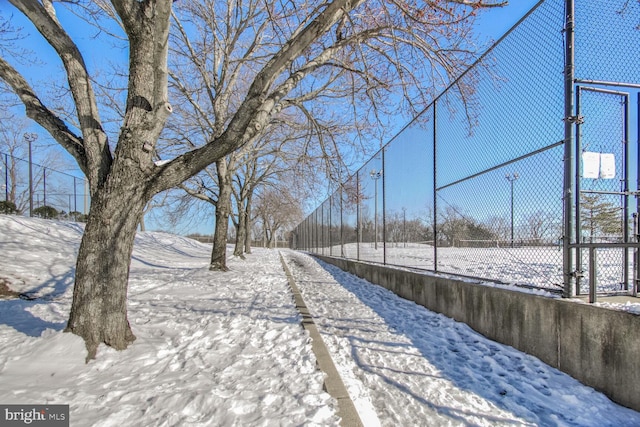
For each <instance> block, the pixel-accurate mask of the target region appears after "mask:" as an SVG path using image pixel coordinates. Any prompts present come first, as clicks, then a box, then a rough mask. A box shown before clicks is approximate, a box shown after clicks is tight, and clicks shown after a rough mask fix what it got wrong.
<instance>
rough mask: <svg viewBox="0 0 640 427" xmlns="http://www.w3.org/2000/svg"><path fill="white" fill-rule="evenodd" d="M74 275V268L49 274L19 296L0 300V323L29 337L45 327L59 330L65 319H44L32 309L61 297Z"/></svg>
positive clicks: (71, 282) (40, 331)
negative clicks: (59, 273)
mask: <svg viewBox="0 0 640 427" xmlns="http://www.w3.org/2000/svg"><path fill="white" fill-rule="evenodd" d="M74 277H75V269H71V270H69V271H67V272H66V273H64V274H61V275H54V274H51V278H50V279H49V280H47V281H45V282H43V283H42V284H40V285H38V286H36V287H35V288H33V289H30V290H29V291H27V292H24V293H22V294H20V297H19V298H13V299H7V300H4V299H3V300H0V325H7V326H9V327H11V328H13V329H15V330H16V331H18V332H20V333H23V334H25V335H27V336H30V337H39V336H41V335H42V333H43V332H44V331H45V330H47V329H53V330H54V331H61V330H62V329H64V328H65V326H66V321H61V322H51V321H48V320H44V319H42V318H40V317H38V316H37V315H34V314H33V312H32V311H36V310H37V307H38V306H41V305H47V304H51V302H52V301H53V300H55V299H57V298H59V297H61V296H62V295H63V294H64V293H65V292H66V291H67V290H68V289H69V287H71V286H73V281H74Z"/></svg>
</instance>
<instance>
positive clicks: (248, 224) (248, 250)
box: [244, 192, 253, 254]
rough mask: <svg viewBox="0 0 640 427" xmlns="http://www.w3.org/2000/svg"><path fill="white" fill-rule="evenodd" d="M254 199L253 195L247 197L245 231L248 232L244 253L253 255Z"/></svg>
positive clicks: (245, 238) (245, 237)
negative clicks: (252, 205)
mask: <svg viewBox="0 0 640 427" xmlns="http://www.w3.org/2000/svg"><path fill="white" fill-rule="evenodd" d="M252 199H253V193H252V192H251V193H249V195H248V196H247V207H246V214H245V217H244V219H245V222H246V225H245V227H244V228H245V230H246V234H245V236H244V252H245V253H247V254H250V253H251V227H252V223H251V201H252Z"/></svg>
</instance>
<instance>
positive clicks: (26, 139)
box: [24, 133, 38, 217]
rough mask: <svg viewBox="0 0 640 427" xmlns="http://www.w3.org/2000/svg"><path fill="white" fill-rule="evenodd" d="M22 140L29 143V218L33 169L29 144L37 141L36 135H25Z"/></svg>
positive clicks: (31, 207)
mask: <svg viewBox="0 0 640 427" xmlns="http://www.w3.org/2000/svg"><path fill="white" fill-rule="evenodd" d="M24 139H25V141H27V142H28V143H29V216H30V217H31V216H33V168H32V164H33V161H32V158H31V143H32V142H33V141H35V140H36V139H38V135H37V134H35V133H25V134H24Z"/></svg>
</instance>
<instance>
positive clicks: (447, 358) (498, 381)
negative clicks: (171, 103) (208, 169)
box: [0, 215, 640, 426]
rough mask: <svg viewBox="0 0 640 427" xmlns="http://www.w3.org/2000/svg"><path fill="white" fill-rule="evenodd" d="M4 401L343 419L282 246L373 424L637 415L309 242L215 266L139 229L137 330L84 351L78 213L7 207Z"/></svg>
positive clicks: (134, 411)
mask: <svg viewBox="0 0 640 427" xmlns="http://www.w3.org/2000/svg"><path fill="white" fill-rule="evenodd" d="M0 230H2V231H1V232H0V281H5V282H7V283H8V285H9V287H10V288H11V289H13V290H15V291H18V292H22V293H27V294H28V295H29V296H30V297H33V298H35V299H33V300H24V299H11V300H0V403H2V404H14V403H22V404H24V403H32V404H69V405H70V418H71V425H72V426H128V425H140V426H183V425H186V426H299V425H305V426H337V425H339V418H338V416H337V415H336V414H337V401H336V400H335V399H333V398H331V397H330V396H329V395H328V394H327V393H326V392H325V391H323V388H322V383H323V378H324V374H323V373H321V372H319V371H318V370H317V368H316V360H315V356H314V355H313V352H312V350H311V344H310V339H309V336H308V334H307V332H306V331H305V330H304V329H303V328H302V326H301V324H300V322H301V320H302V319H301V316H300V315H299V314H298V313H297V311H296V308H295V305H294V302H293V296H292V293H291V290H290V288H289V285H288V283H287V279H286V276H285V273H284V271H283V269H282V265H281V262H280V253H282V255H283V257H284V258H285V260H286V262H287V264H288V266H289V268H290V269H291V270H292V273H293V275H294V276H295V278H296V282H297V283H298V286H299V288H300V290H301V292H302V295H303V297H304V299H305V302H306V303H307V306H308V307H309V310H310V311H311V313H312V315H313V316H314V319H315V322H316V324H317V326H318V329H319V331H320V333H321V335H322V336H323V338H324V340H325V343H326V345H327V347H328V349H329V351H330V353H331V355H332V358H333V360H334V363H335V364H336V367H337V369H338V371H339V372H340V374H341V376H342V379H343V381H344V382H345V385H346V387H347V389H348V391H349V394H350V396H351V398H352V399H353V401H354V404H355V406H356V408H357V410H358V413H359V415H360V417H361V419H362V420H363V422H364V424H365V425H366V426H377V425H381V426H400V425H402V426H413V425H429V426H432V425H433V426H436V425H452V426H457V425H464V426H466V425H477V426H494V425H523V426H529V425H544V426H549V425H557V426H607V425H611V426H614V425H615V426H624V425H628V426H631V425H640V413H637V412H635V411H632V410H630V409H627V408H624V407H622V406H619V405H616V404H615V403H613V402H611V401H610V400H609V399H608V398H607V397H606V396H604V395H603V394H601V393H598V392H596V391H595V390H593V389H592V388H589V387H586V386H584V385H582V384H580V383H579V382H577V381H576V380H574V379H572V378H571V377H569V376H567V375H566V374H563V373H561V372H560V371H558V370H556V369H553V368H551V367H549V366H547V365H545V364H544V363H542V362H540V361H539V360H538V359H536V358H534V357H532V356H529V355H527V354H524V353H522V352H519V351H516V350H514V349H513V348H511V347H508V346H504V345H501V344H497V343H495V342H492V341H489V340H487V339H486V338H484V337H482V336H481V335H479V334H477V333H475V332H474V331H473V330H471V329H470V328H469V327H467V326H466V325H464V324H462V323H458V322H455V321H453V320H451V319H449V318H447V317H445V316H443V315H440V314H436V313H433V312H430V311H428V310H426V309H424V308H423V307H420V306H418V305H416V304H414V303H413V302H409V301H406V300H403V299H401V298H398V297H397V296H395V295H393V294H392V293H390V292H389V291H387V290H385V289H383V288H381V287H378V286H374V285H372V284H370V283H368V282H366V281H363V280H361V279H358V278H356V277H354V276H351V275H349V274H347V273H344V272H342V271H341V270H338V269H336V268H335V267H333V266H330V265H326V264H323V263H322V262H319V261H316V260H314V259H313V258H311V257H309V256H308V255H306V254H302V253H296V252H292V251H288V250H283V251H280V252H278V251H275V250H262V249H256V250H255V252H254V253H253V254H251V255H248V257H247V259H246V260H241V259H237V258H230V259H229V267H230V268H231V271H229V272H225V273H220V272H210V271H209V270H208V269H207V266H208V261H209V256H210V246H209V245H204V244H200V243H198V242H195V241H193V240H190V239H187V238H183V237H179V236H174V235H169V234H164V233H158V232H146V233H139V234H138V236H137V237H136V244H135V248H134V254H133V261H132V265H131V274H130V286H129V319H130V322H131V326H132V328H133V331H134V333H135V334H136V336H137V340H136V341H135V342H134V343H133V344H132V345H131V346H130V347H129V348H128V349H127V350H124V351H115V350H113V349H111V348H108V347H106V346H101V347H100V349H99V351H98V355H97V359H96V360H93V361H90V362H89V363H88V364H87V363H85V357H86V349H85V348H84V343H83V342H82V340H81V339H80V338H79V337H77V336H75V335H72V334H68V333H64V332H63V329H64V327H65V323H66V319H67V317H68V312H69V309H70V305H71V298H72V291H73V274H74V273H73V272H74V265H75V256H76V253H77V250H78V246H79V242H80V239H81V236H82V227H81V226H80V225H78V224H74V223H67V222H50V221H45V220H38V219H29V218H23V217H17V216H4V215H0Z"/></svg>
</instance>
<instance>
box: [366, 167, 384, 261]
mask: <svg viewBox="0 0 640 427" xmlns="http://www.w3.org/2000/svg"><path fill="white" fill-rule="evenodd" d="M369 175H370V176H371V179H372V180H373V182H374V187H375V195H374V202H375V205H374V206H375V207H374V217H373V224H374V225H373V234H374V237H373V241H374V249H376V250H377V249H378V180H379V179H380V177H381V176H382V169H380V170H378V171H377V170H375V169H372V170H371V172H370V173H369Z"/></svg>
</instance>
